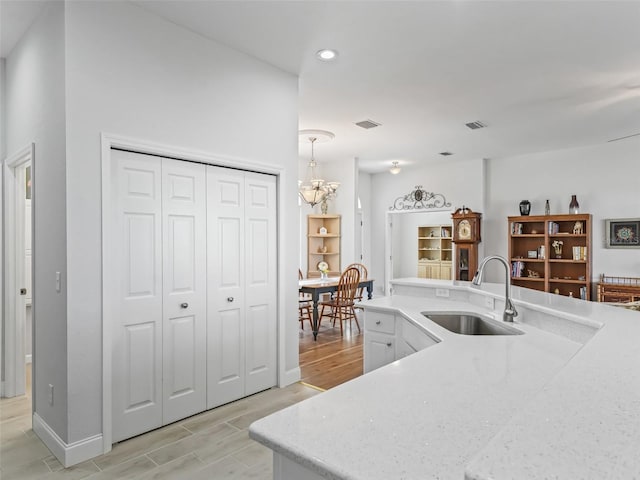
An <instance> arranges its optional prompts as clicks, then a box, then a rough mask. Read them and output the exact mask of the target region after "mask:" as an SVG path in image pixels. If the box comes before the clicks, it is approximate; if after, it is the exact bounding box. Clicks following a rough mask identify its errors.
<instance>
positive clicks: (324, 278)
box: [320, 272, 329, 280]
mask: <svg viewBox="0 0 640 480" xmlns="http://www.w3.org/2000/svg"><path fill="white" fill-rule="evenodd" d="M328 278H329V275H328V274H327V272H320V280H327V279H328Z"/></svg>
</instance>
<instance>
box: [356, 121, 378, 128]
mask: <svg viewBox="0 0 640 480" xmlns="http://www.w3.org/2000/svg"><path fill="white" fill-rule="evenodd" d="M356 125H357V126H359V127H360V128H364V129H366V130H369V129H370V128H376V127H379V126H380V125H382V124H381V123H376V122H374V121H373V120H362V121H361V122H356Z"/></svg>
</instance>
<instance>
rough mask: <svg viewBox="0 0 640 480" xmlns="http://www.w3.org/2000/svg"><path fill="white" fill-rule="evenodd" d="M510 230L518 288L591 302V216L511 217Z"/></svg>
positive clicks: (510, 255)
mask: <svg viewBox="0 0 640 480" xmlns="http://www.w3.org/2000/svg"><path fill="white" fill-rule="evenodd" d="M577 222H581V223H582V230H581V231H577V230H576V228H575V227H576V225H577ZM507 227H508V231H509V260H510V262H511V281H512V283H513V284H514V285H518V286H520V287H526V288H531V289H534V290H540V291H544V292H550V293H558V294H560V295H566V296H572V297H574V298H582V299H584V300H591V256H592V254H593V250H592V248H591V227H592V218H591V215H590V214H578V215H537V216H536V215H534V216H517V217H508V224H507ZM578 230H579V229H578ZM556 242H557V243H562V252H561V253H556V252H555V249H554V246H553V245H554V243H556ZM534 255H535V256H534Z"/></svg>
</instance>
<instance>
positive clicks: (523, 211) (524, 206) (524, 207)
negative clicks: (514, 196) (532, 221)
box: [520, 200, 531, 216]
mask: <svg viewBox="0 0 640 480" xmlns="http://www.w3.org/2000/svg"><path fill="white" fill-rule="evenodd" d="M530 211H531V202H530V201H529V200H522V201H521V202H520V215H523V216H524V215H529V212H530Z"/></svg>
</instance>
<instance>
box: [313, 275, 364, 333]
mask: <svg viewBox="0 0 640 480" xmlns="http://www.w3.org/2000/svg"><path fill="white" fill-rule="evenodd" d="M358 283H360V271H359V270H358V269H357V268H354V267H351V268H347V269H346V270H345V271H344V272H342V275H341V276H340V282H339V283H338V288H337V290H336V293H335V295H334V297H333V298H332V299H330V300H327V301H324V302H320V305H322V311H321V313H320V318H319V321H318V328H320V322H321V321H322V317H323V316H324V310H325V308H327V307H329V309H330V310H331V312H330V313H329V315H327V316H328V317H331V318H333V324H334V325H335V322H336V320H338V321H339V322H340V335H344V331H343V328H342V322H343V321H346V320H349V325H351V320H352V319H355V321H356V325H357V326H358V331H360V324H359V323H358V317H356V311H355V310H354V308H353V307H354V297H355V295H356V291H357V290H358Z"/></svg>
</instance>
